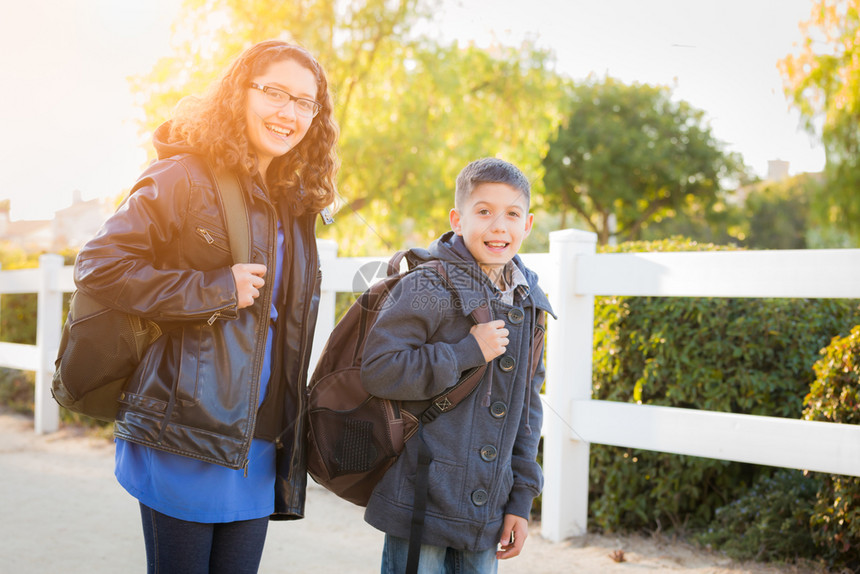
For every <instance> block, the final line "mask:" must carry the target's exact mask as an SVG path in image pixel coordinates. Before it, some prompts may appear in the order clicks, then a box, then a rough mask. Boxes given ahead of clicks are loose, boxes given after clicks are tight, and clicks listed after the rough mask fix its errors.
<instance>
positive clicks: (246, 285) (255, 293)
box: [230, 263, 266, 309]
mask: <svg viewBox="0 0 860 574" xmlns="http://www.w3.org/2000/svg"><path fill="white" fill-rule="evenodd" d="M230 269H231V271H233V279H234V280H235V281H236V299H237V301H238V304H237V307H238V308H239V309H244V308H245V307H250V306H251V305H253V304H254V300H255V299H256V298H257V297H259V296H260V289H262V288H263V285H265V284H266V282H265V281H264V280H263V277H264V276H265V275H266V266H265V265H261V264H259V263H236V264H235V265H233V267H231V268H230Z"/></svg>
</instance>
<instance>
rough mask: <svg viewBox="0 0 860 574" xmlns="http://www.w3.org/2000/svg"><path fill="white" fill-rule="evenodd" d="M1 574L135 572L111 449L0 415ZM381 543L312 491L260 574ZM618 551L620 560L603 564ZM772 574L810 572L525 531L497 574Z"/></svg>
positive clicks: (370, 564)
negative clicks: (558, 539) (520, 547)
mask: <svg viewBox="0 0 860 574" xmlns="http://www.w3.org/2000/svg"><path fill="white" fill-rule="evenodd" d="M0 513H2V520H0V572H15V573H19V574H23V573H43V572H63V573H64V574H76V573H81V574H84V573H86V574H100V573H107V572H111V573H115V572H142V571H143V570H144V566H143V565H144V551H143V540H142V535H141V533H140V524H139V514H138V507H137V502H136V501H135V500H134V499H132V498H131V497H130V496H129V495H128V494H126V493H125V491H124V490H123V489H122V488H121V487H120V486H119V485H118V484H117V483H116V481H115V480H114V478H113V444H112V443H110V442H108V441H106V440H105V439H101V438H98V437H94V436H91V435H86V434H84V433H82V432H81V431H80V430H76V429H62V430H61V431H60V432H58V433H55V434H52V435H47V436H37V435H36V434H35V433H34V432H33V422H32V420H31V419H29V418H27V417H21V416H17V415H10V414H3V413H0ZM381 544H382V535H381V534H380V533H379V532H377V531H376V530H374V529H373V528H371V527H370V526H368V525H367V524H365V523H364V521H363V520H362V509H361V508H358V507H356V506H353V505H351V504H349V503H347V502H344V501H342V500H340V499H338V498H337V497H335V496H334V495H332V494H331V493H329V492H328V491H326V490H324V489H322V488H321V487H319V486H317V485H316V484H311V485H310V487H309V489H308V501H307V518H306V519H304V520H301V521H298V522H291V523H272V524H271V525H270V528H269V536H268V539H267V541H266V548H265V550H264V552H263V561H262V565H261V568H260V572H261V574H276V573H303V572H314V573H315V574H326V573H328V572H331V573H333V574H334V573H337V574H348V573H357V574H363V573H374V572H378V571H379V566H378V563H379V562H378V560H379V552H380V549H381ZM618 550H622V551H623V552H624V557H625V561H624V562H621V563H616V562H614V561H613V560H612V559H611V558H610V557H609V555H610V554H612V553H613V552H615V551H618ZM657 570H659V571H666V572H686V573H691V574H692V573H697V574H741V573H748V574H776V573H778V572H793V573H796V574H808V573H810V572H812V571H810V570H801V569H798V568H788V567H783V568H776V567H768V566H763V565H757V564H743V565H739V564H736V563H733V562H732V561H731V560H729V559H727V558H724V557H721V556H719V555H717V554H713V553H709V552H703V551H701V550H697V549H694V548H692V547H690V546H688V545H686V544H682V543H671V542H669V541H666V540H661V539H650V538H643V537H614V536H593V535H589V536H586V537H584V538H582V539H574V540H571V541H568V542H563V543H559V544H553V543H551V542H548V541H546V540H544V539H543V538H541V537H540V525H539V524H535V525H533V526H532V529H531V535H530V537H529V539H528V542H527V543H526V547H525V551H524V553H523V555H522V556H520V557H519V558H515V559H513V560H509V561H504V562H502V563H500V566H499V572H500V573H501V574H556V573H568V572H570V573H575V574H598V573H600V574H603V573H609V574H612V573H616V572H617V573H620V572H625V573H632V572H649V571H657Z"/></svg>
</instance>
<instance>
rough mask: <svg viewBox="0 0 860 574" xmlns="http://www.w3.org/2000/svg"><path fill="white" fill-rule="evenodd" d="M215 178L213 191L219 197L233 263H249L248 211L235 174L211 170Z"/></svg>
mask: <svg viewBox="0 0 860 574" xmlns="http://www.w3.org/2000/svg"><path fill="white" fill-rule="evenodd" d="M211 171H212V173H213V175H214V176H215V179H214V181H215V189H216V190H217V191H218V194H219V195H220V196H221V205H223V207H224V219H225V220H226V223H227V240H228V241H229V242H230V253H231V254H232V255H233V263H250V261H251V235H250V233H249V229H248V209H247V207H246V205H245V195H244V194H243V193H242V188H241V186H240V185H239V178H238V177H237V176H236V174H235V173H233V172H229V171H226V170H217V171H216V170H214V169H212V170H211Z"/></svg>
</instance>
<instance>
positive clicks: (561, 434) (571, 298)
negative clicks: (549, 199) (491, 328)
mask: <svg viewBox="0 0 860 574" xmlns="http://www.w3.org/2000/svg"><path fill="white" fill-rule="evenodd" d="M596 250H597V234H595V233H591V232H588V231H579V230H575V229H565V230H562V231H553V232H551V233H550V234H549V253H550V259H551V261H552V269H553V270H554V276H553V278H552V281H551V283H550V284H549V285H548V291H549V296H550V300H551V303H552V306H553V310H554V311H555V313H556V314H557V315H558V320H557V321H550V322H549V326H548V327H547V377H546V380H547V383H546V389H545V395H544V405H545V407H546V409H545V410H544V442H543V469H544V479H545V482H544V489H543V499H542V504H541V535H542V536H543V537H544V538H547V539H548V540H551V541H553V542H560V541H561V540H564V539H565V538H568V537H571V536H582V535H584V534H585V533H586V521H587V516H588V451H589V445H588V443H587V442H585V441H584V440H582V437H580V436H579V435H578V434H577V432H576V421H574V420H571V408H572V405H573V401H574V400H583V399H585V400H587V399H590V398H591V361H592V353H593V339H594V296H592V295H577V294H576V292H575V283H576V259H577V256H579V255H589V254H592V255H593V254H594V253H595V252H596Z"/></svg>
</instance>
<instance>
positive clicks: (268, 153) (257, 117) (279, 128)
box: [245, 60, 317, 176]
mask: <svg viewBox="0 0 860 574" xmlns="http://www.w3.org/2000/svg"><path fill="white" fill-rule="evenodd" d="M251 82H253V83H255V84H258V85H260V86H271V87H273V88H277V89H279V90H283V91H285V92H287V93H289V94H290V95H292V96H294V97H298V98H305V99H308V100H316V96H317V82H316V78H315V77H314V74H313V72H312V71H311V70H309V69H308V68H305V67H304V66H302V65H301V64H299V63H298V62H296V61H295V60H281V61H279V62H273V63H272V64H270V65H269V67H268V68H266V71H265V73H264V74H262V75H260V76H255V77H254V78H252V79H251ZM245 116H246V118H245V119H246V122H247V126H248V127H247V136H248V144H249V146H250V148H251V151H253V152H254V153H255V154H256V155H257V161H258V164H259V169H260V173H262V174H263V175H264V176H265V174H266V170H267V169H268V168H269V164H271V163H272V160H273V159H274V158H276V157H280V156H282V155H284V154H285V153H287V152H288V151H290V150H291V149H292V148H294V147H296V146H297V145H299V143H300V142H301V141H302V139H303V138H304V137H305V135H307V133H308V129H309V128H310V127H311V122H312V121H313V118H312V117H305V116H302V115H300V114H298V113H296V102H295V101H292V100H291V101H289V102H287V104H286V105H285V106H283V107H280V108H279V107H277V106H276V105H274V104H273V103H272V102H271V101H270V100H269V96H267V95H266V94H265V93H264V92H262V91H260V90H259V89H255V88H251V87H248V104H247V110H246V112H245Z"/></svg>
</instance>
